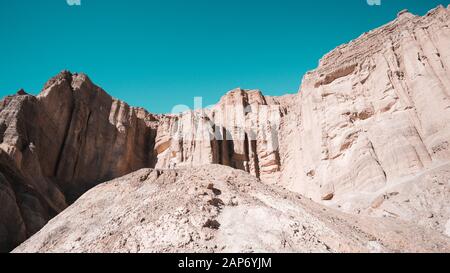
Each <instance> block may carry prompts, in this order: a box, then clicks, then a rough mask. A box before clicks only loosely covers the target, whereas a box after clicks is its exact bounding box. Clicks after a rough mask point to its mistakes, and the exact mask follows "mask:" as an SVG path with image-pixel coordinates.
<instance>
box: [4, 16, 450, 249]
mask: <svg viewBox="0 0 450 273" xmlns="http://www.w3.org/2000/svg"><path fill="white" fill-rule="evenodd" d="M449 13H450V12H449V9H448V8H444V7H438V8H437V9H434V10H432V11H430V12H429V13H428V14H427V15H425V16H423V17H419V16H415V15H412V14H410V13H408V12H402V13H400V14H399V16H398V18H397V19H396V20H394V21H393V22H391V23H389V24H387V25H385V26H383V27H381V28H379V29H376V30H373V31H370V32H368V33H365V34H364V35H362V36H361V37H359V38H357V39H355V40H354V41H351V42H350V43H348V44H346V45H342V46H340V47H338V48H337V49H335V50H333V51H332V52H330V53H329V54H327V55H326V56H324V57H323V59H322V60H321V61H320V63H319V67H318V68H317V69H316V70H314V71H311V72H309V73H308V74H307V75H306V76H305V77H304V79H303V83H302V85H301V88H300V91H299V93H298V94H294V95H286V96H283V97H268V96H264V95H263V94H262V93H261V92H260V91H259V90H243V89H241V88H238V89H235V90H232V91H230V92H229V93H227V94H226V95H225V96H224V97H223V98H222V99H221V100H220V101H219V103H218V104H217V105H215V106H213V107H211V108H209V109H203V110H196V111H191V112H186V113H182V114H176V115H175V114H168V115H153V114H150V113H148V112H146V111H145V110H143V109H140V108H134V107H130V106H128V105H127V104H126V103H124V102H122V101H119V100H117V99H114V98H112V97H110V96H109V95H108V94H107V93H106V92H105V91H103V90H102V89H101V88H100V87H98V86H96V85H94V84H93V83H92V82H91V81H90V79H89V78H88V77H87V76H86V75H83V74H71V73H70V72H62V73H60V74H59V75H57V76H56V77H54V78H53V79H51V80H50V81H49V82H48V83H47V84H46V85H45V86H44V88H43V90H42V92H41V93H40V94H39V95H38V96H36V97H35V96H31V95H28V94H26V93H25V92H24V91H23V90H21V91H19V92H18V93H17V94H16V95H15V96H9V97H6V98H4V99H3V100H2V101H1V102H0V173H1V175H0V181H1V184H0V187H1V188H0V189H1V190H2V191H0V200H1V201H0V202H1V206H0V251H7V250H11V249H12V247H15V246H16V245H17V244H18V243H20V242H22V241H23V240H24V239H26V238H28V237H29V236H31V235H32V234H34V233H35V232H36V231H38V230H39V229H40V228H41V227H42V226H43V225H45V223H46V222H47V221H48V220H49V219H51V218H52V217H54V216H55V215H57V214H58V213H60V212H61V211H63V210H64V209H65V208H66V207H67V206H68V205H70V204H71V203H72V202H73V201H75V200H76V199H77V198H78V197H79V196H80V195H81V194H83V193H84V192H86V191H87V190H89V189H90V188H92V187H94V186H96V185H98V184H99V183H101V182H104V181H107V180H110V179H113V178H117V177H120V176H122V175H125V174H129V173H131V172H133V171H137V170H139V169H141V168H156V169H174V170H176V169H180V168H182V169H188V168H193V167H198V166H203V165H205V164H220V165H225V166H229V167H232V168H235V169H239V170H243V171H245V172H247V173H249V174H251V175H252V176H253V177H255V178H259V179H260V180H261V181H262V182H263V183H265V184H278V185H280V186H282V187H284V188H286V189H288V190H291V191H294V192H296V193H300V194H302V195H303V196H305V197H307V198H311V199H312V200H314V201H316V202H319V203H322V204H325V205H327V206H331V207H333V208H335V209H339V210H342V211H344V212H347V213H350V214H361V215H366V216H372V217H381V218H389V219H394V220H404V221H408V222H410V223H414V224H418V225H420V226H422V227H426V228H432V229H434V230H436V231H438V232H440V233H443V234H447V235H448V234H449V233H450V232H449V222H450V211H449V207H450V204H449V202H450V198H449V183H450V182H449V181H450V147H449V142H450V127H449V126H450V125H449V124H450V99H449V95H450V47H449V45H450V28H449V24H450V20H449V15H450V14H449Z"/></svg>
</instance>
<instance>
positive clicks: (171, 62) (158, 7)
mask: <svg viewBox="0 0 450 273" xmlns="http://www.w3.org/2000/svg"><path fill="white" fill-rule="evenodd" d="M0 3H1V5H0V36H1V39H0V95H1V96H2V97H3V96H5V95H7V94H11V93H14V92H15V91H16V90H18V89H19V88H24V89H25V90H26V91H27V92H29V93H33V94H37V93H38V92H39V91H40V89H41V88H42V86H43V84H44V83H45V82H46V80H47V79H49V78H50V77H51V76H53V75H55V74H57V73H58V72H59V71H61V70H64V69H69V70H71V71H73V72H85V73H87V74H88V75H89V76H90V77H91V79H92V80H93V81H94V82H95V83H96V84H98V85H100V86H101V87H103V88H104V89H105V90H106V91H108V92H109V93H110V94H111V95H112V96H114V97H117V98H120V99H122V100H125V101H126V102H128V103H130V104H131V105H134V106H143V107H145V108H147V109H148V110H149V111H152V112H157V113H161V112H170V111H171V109H172V106H173V105H174V104H187V105H192V104H193V97H194V96H202V97H203V98H204V103H205V104H206V105H208V104H212V103H215V102H216V101H218V100H219V98H220V97H221V96H222V95H223V94H224V93H225V92H226V91H228V90H230V89H233V88H235V87H242V88H248V89H250V88H257V89H261V90H262V91H263V92H264V93H265V94H269V95H281V94H285V93H294V92H297V89H298V86H299V84H300V81H301V78H302V75H303V74H304V73H305V72H306V71H308V70H311V69H313V68H315V67H316V66H317V62H318V60H319V59H320V58H321V57H322V55H324V54H325V53H327V52H328V51H330V50H332V49H333V48H334V47H336V46H338V45H340V44H342V43H345V42H348V41H349V40H351V39H354V38H356V37H358V36H359V35H360V34H362V33H363V32H365V31H368V30H371V29H373V28H375V27H378V26H380V25H382V24H385V23H387V22H389V21H390V20H392V19H394V18H395V17H396V14H397V12H398V11H400V10H402V9H405V8H407V9H409V10H410V11H411V12H413V13H416V14H421V15H423V14H425V13H426V12H427V11H428V10H429V9H431V8H434V7H436V6H437V5H438V4H443V5H445V6H447V5H448V4H449V3H450V0H447V1H438V0H381V6H369V5H367V3H366V0H340V1H338V0H320V1H319V0H315V1H313V0H81V6H69V5H67V3H66V0H46V1H31V0H0Z"/></svg>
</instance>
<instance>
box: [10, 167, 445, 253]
mask: <svg viewBox="0 0 450 273" xmlns="http://www.w3.org/2000/svg"><path fill="white" fill-rule="evenodd" d="M14 252H16V253H20V252H42V253H46V252H58V253H59V252H63V253H64V252H131V253H137V252H450V239H449V238H447V237H445V236H444V235H442V234H440V233H438V232H435V231H432V230H426V229H423V228H418V227H416V226H414V225H411V224H408V223H406V222H402V221H393V220H391V219H375V218H362V217H355V216H351V215H347V214H344V213H341V212H337V211H334V210H332V209H328V208H326V207H324V206H321V205H318V204H316V203H314V202H312V201H310V200H308V199H306V198H304V197H301V196H300V195H296V194H293V193H288V192H286V191H284V190H281V189H278V188H276V187H274V186H268V185H265V184H262V183H260V181H259V180H257V179H256V178H255V177H254V176H251V175H249V174H247V173H246V172H243V171H240V170H235V169H232V168H229V167H224V166H220V165H208V166H204V167H196V168H188V169H179V170H165V171H162V170H152V169H143V170H140V171H138V172H135V173H132V174H130V175H127V176H125V177H122V178H118V179H115V180H113V181H111V182H108V183H104V184H102V185H99V186H97V187H95V188H94V189H92V190H90V191H88V192H87V193H86V194H85V195H83V196H82V197H81V198H80V199H79V200H77V201H76V202H75V203H74V204H73V205H72V206H71V207H69V208H68V209H67V210H65V211H64V212H62V213H61V214H60V215H58V216H57V217H55V218H54V219H52V220H51V221H50V222H49V224H47V225H46V226H45V227H44V228H43V229H42V230H41V231H39V232H38V233H37V234H36V235H34V236H33V237H32V238H30V239H29V240H28V241H26V242H25V243H24V244H22V245H21V246H19V247H18V248H16V249H15V250H14Z"/></svg>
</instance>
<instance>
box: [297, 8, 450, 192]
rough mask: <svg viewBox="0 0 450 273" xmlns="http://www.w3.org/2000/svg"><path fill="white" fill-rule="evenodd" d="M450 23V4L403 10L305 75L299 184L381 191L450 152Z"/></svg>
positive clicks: (303, 189) (329, 189)
mask: <svg viewBox="0 0 450 273" xmlns="http://www.w3.org/2000/svg"><path fill="white" fill-rule="evenodd" d="M449 23H450V20H449V10H448V9H446V8H444V7H439V8H437V9H435V10H433V11H430V12H429V13H428V14H427V15H426V16H424V17H417V16H414V15H412V14H410V13H408V12H402V13H400V14H399V17H398V18H397V19H396V20H395V21H393V22H392V23H389V24H388V25H386V26H384V27H382V28H380V29H377V30H374V31H372V32H369V33H366V34H364V35H362V36H361V37H360V38H358V39H356V40H354V41H352V42H351V43H349V44H347V45H343V46H341V47H339V48H337V49H336V50H334V51H332V52H331V53H329V54H328V55H326V56H325V57H324V58H323V59H322V60H321V62H320V65H319V68H317V69H316V70H315V71H312V72H310V73H308V74H307V75H306V76H305V78H304V81H303V84H302V86H301V91H300V93H299V111H300V114H299V118H300V122H299V128H300V132H299V133H298V136H299V137H298V140H297V141H296V145H297V147H299V148H300V150H301V152H300V153H299V154H298V155H297V156H298V158H297V162H296V164H295V165H296V167H297V169H298V170H299V171H298V172H296V175H294V177H295V178H294V179H293V180H290V186H291V188H293V189H294V190H296V191H298V192H301V193H303V194H306V195H308V196H311V197H313V198H315V199H316V200H320V199H329V198H331V197H332V196H336V197H338V198H339V196H345V195H346V194H354V193H364V192H377V191H378V190H380V189H383V188H384V187H386V186H389V185H390V183H394V182H395V181H396V180H397V179H398V178H400V177H405V176H408V175H411V174H415V173H418V172H420V171H423V170H425V169H427V168H430V167H432V166H436V165H439V164H441V163H443V162H446V161H448V160H449V159H450V150H449V141H450V127H449V126H450V125H449V124H450V123H449V121H450V100H449V95H450V92H449V91H450V89H449V88H450V47H449V45H450V28H449ZM294 173H295V172H294Z"/></svg>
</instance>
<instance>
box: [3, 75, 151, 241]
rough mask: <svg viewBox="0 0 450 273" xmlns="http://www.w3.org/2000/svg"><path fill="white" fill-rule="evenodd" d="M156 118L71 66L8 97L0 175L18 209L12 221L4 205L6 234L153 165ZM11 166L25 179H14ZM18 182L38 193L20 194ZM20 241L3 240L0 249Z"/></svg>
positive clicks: (34, 225)
mask: <svg viewBox="0 0 450 273" xmlns="http://www.w3.org/2000/svg"><path fill="white" fill-rule="evenodd" d="M153 122H154V121H152V116H151V115H149V114H147V113H145V112H144V110H142V109H136V108H132V107H129V106H128V105H127V104H125V103H123V102H121V101H117V100H115V99H113V98H111V97H110V96H109V95H108V94H106V93H105V92H104V91H103V90H101V89H100V88H99V87H97V86H95V85H93V84H92V83H91V82H90V80H89V79H88V78H87V77H86V76H85V75H77V74H75V75H72V74H70V73H69V72H63V73H61V74H59V75H58V76H56V77H55V78H53V79H51V80H50V81H49V82H48V83H47V84H46V85H45V87H44V89H43V91H42V92H41V93H40V94H39V96H37V97H34V96H30V95H26V94H24V93H23V92H21V93H20V94H17V95H16V96H11V97H7V98H5V99H4V100H3V101H2V102H1V109H0V139H1V144H0V149H1V150H2V165H5V166H7V167H5V168H7V170H6V171H5V172H6V173H5V172H2V173H3V175H4V176H6V179H5V181H7V182H8V183H6V188H7V191H8V192H10V194H8V197H9V198H8V199H9V201H8V203H9V204H10V206H11V207H14V210H15V211H18V212H20V213H17V215H16V217H17V218H18V220H17V221H8V220H7V219H8V217H10V214H11V211H10V210H8V209H7V208H6V207H5V208H3V206H2V210H1V217H0V219H1V220H0V225H1V227H2V228H1V229H2V230H3V233H2V234H6V235H5V236H3V235H2V236H1V237H2V238H10V237H11V238H12V237H15V236H18V237H19V238H23V239H24V237H27V236H30V235H32V234H33V233H35V232H36V231H38V230H39V229H40V228H42V226H43V225H44V224H45V223H46V222H47V221H48V220H49V219H51V217H53V216H55V215H56V214H58V213H59V212H61V211H62V210H63V209H65V208H66V207H67V204H68V203H70V202H72V201H74V200H75V199H76V198H78V197H79V196H80V195H81V194H82V193H84V192H85V191H86V190H88V189H89V188H91V187H93V186H95V185H97V184H98V183H99V182H102V181H107V180H109V179H111V178H114V177H118V176H121V175H124V174H127V173H130V172H132V171H135V170H138V169H140V168H143V167H149V166H152V161H153V145H154V143H153V142H152V141H153V139H154V137H153V135H154V134H155V129H154V128H153V127H152V124H153ZM6 155H7V156H6ZM11 170H13V171H11ZM10 172H12V173H14V174H15V175H16V174H17V175H18V176H20V177H21V178H20V181H22V182H20V183H19V182H18V181H15V179H12V178H10V177H9V175H8V173H10ZM16 184H20V185H25V186H26V187H27V188H29V189H31V190H30V191H32V192H33V193H32V194H27V195H26V196H25V197H23V196H22V197H21V196H17V195H20V193H19V192H17V189H16ZM14 193H15V194H16V196H14V195H15V194H14ZM14 197H15V198H14ZM14 199H15V201H14ZM24 234H25V235H24ZM23 239H22V241H23ZM19 241H20V240H19ZM16 244H17V243H16ZM16 244H15V245H16ZM15 245H14V244H13V245H11V244H6V245H5V244H2V246H1V249H2V250H5V249H7V248H11V247H13V246H15Z"/></svg>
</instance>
